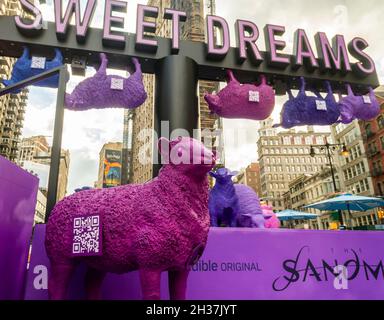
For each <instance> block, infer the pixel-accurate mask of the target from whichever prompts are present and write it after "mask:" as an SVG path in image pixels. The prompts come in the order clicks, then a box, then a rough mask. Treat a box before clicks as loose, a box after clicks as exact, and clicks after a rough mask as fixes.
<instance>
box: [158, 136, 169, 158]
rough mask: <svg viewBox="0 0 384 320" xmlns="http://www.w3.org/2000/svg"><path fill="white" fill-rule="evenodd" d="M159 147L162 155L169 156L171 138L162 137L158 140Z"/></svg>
mask: <svg viewBox="0 0 384 320" xmlns="http://www.w3.org/2000/svg"><path fill="white" fill-rule="evenodd" d="M157 147H158V149H159V152H160V154H161V155H162V156H164V157H168V156H169V140H168V139H167V138H164V137H161V138H160V139H159V141H158V142H157Z"/></svg>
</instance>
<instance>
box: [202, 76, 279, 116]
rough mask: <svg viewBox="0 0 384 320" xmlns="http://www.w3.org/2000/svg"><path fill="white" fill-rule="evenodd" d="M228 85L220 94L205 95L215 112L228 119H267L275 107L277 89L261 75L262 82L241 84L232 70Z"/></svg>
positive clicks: (212, 110)
mask: <svg viewBox="0 0 384 320" xmlns="http://www.w3.org/2000/svg"><path fill="white" fill-rule="evenodd" d="M227 74H228V79H229V81H228V85H227V86H226V87H225V88H224V89H222V90H221V91H220V92H219V93H218V94H206V95H205V96H204V99H205V101H206V102H207V104H208V106H209V109H210V110H211V112H212V113H213V114H216V115H218V116H220V117H222V118H227V119H249V120H265V119H267V118H268V117H269V116H270V115H271V114H272V112H273V109H274V107H275V91H274V90H273V88H272V87H271V86H269V85H268V84H267V79H266V77H265V76H264V75H261V84H260V85H259V86H257V85H255V84H241V83H240V82H239V81H238V80H237V79H236V78H235V76H234V74H233V72H232V71H231V70H228V71H227Z"/></svg>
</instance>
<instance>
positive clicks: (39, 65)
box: [31, 57, 46, 69]
mask: <svg viewBox="0 0 384 320" xmlns="http://www.w3.org/2000/svg"><path fill="white" fill-rule="evenodd" d="M45 62H46V58H44V57H32V63H31V68H32V69H45Z"/></svg>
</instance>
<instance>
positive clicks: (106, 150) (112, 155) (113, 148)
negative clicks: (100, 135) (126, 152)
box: [95, 142, 123, 189]
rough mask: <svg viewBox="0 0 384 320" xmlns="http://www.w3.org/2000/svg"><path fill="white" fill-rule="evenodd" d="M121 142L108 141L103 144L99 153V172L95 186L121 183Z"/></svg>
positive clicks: (114, 185) (108, 186) (118, 184)
mask: <svg viewBox="0 0 384 320" xmlns="http://www.w3.org/2000/svg"><path fill="white" fill-rule="evenodd" d="M122 149H123V144H122V143H121V142H109V143H106V144H104V146H103V147H102V148H101V150H100V153H99V174H98V178H97V182H96V183H95V187H96V188H99V189H101V188H110V187H117V186H120V185H121V174H122V172H121V168H122Z"/></svg>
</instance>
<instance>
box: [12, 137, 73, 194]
mask: <svg viewBox="0 0 384 320" xmlns="http://www.w3.org/2000/svg"><path fill="white" fill-rule="evenodd" d="M17 163H18V164H19V165H20V166H21V167H22V168H24V169H26V170H27V171H33V172H34V173H37V174H38V175H39V178H40V188H42V189H46V188H47V187H48V175H49V169H50V165H51V146H50V145H49V144H48V141H47V140H46V138H45V137H44V136H35V137H29V138H24V139H22V140H21V143H20V152H19V155H18V158H17ZM69 165H70V153H69V150H64V149H62V150H61V158H60V169H59V185H58V189H57V199H58V201H59V200H61V199H63V198H64V197H65V196H66V195H67V191H68V190H67V188H68V175H69Z"/></svg>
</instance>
